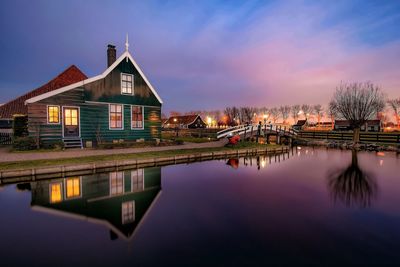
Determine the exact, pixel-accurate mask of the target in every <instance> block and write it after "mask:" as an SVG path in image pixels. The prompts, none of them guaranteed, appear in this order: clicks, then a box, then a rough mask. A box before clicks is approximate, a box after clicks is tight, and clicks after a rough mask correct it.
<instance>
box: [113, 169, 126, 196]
mask: <svg viewBox="0 0 400 267" xmlns="http://www.w3.org/2000/svg"><path fill="white" fill-rule="evenodd" d="M122 193H124V172H111V173H110V195H119V194H122Z"/></svg>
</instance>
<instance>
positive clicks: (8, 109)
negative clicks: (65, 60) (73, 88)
mask: <svg viewBox="0 0 400 267" xmlns="http://www.w3.org/2000/svg"><path fill="white" fill-rule="evenodd" d="M86 79H87V76H86V75H85V74H84V73H83V72H82V71H81V70H80V69H79V68H78V67H77V66H75V65H72V66H70V67H69V68H67V69H66V70H64V71H63V72H62V73H60V74H59V75H58V76H57V77H55V78H54V79H52V80H51V81H49V82H48V83H46V84H45V85H42V86H41V87H39V88H37V89H35V90H32V91H30V92H28V93H26V94H24V95H22V96H20V97H18V98H16V99H14V100H11V101H10V102H8V103H5V104H4V105H2V106H0V118H7V119H11V118H12V117H13V115H14V114H27V113H28V107H27V106H26V105H25V101H26V100H28V99H30V98H32V97H35V96H38V95H42V94H45V93H48V92H50V91H54V90H56V89H58V88H61V87H64V86H67V85H70V84H73V83H76V82H80V81H83V80H86Z"/></svg>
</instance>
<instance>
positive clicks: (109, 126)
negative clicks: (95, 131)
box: [108, 103, 125, 131]
mask: <svg viewBox="0 0 400 267" xmlns="http://www.w3.org/2000/svg"><path fill="white" fill-rule="evenodd" d="M111 105H117V106H121V107H122V109H121V111H122V122H121V128H112V127H111ZM124 113H125V112H124V104H111V103H110V104H108V129H109V130H112V131H121V130H124Z"/></svg>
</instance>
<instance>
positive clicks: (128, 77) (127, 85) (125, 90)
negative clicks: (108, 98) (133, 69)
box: [121, 73, 133, 95]
mask: <svg viewBox="0 0 400 267" xmlns="http://www.w3.org/2000/svg"><path fill="white" fill-rule="evenodd" d="M121 93H122V94H128V95H132V94H133V75H132V74H126V73H121Z"/></svg>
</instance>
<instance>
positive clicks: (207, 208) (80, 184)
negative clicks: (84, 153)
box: [0, 147, 400, 266]
mask: <svg viewBox="0 0 400 267" xmlns="http://www.w3.org/2000/svg"><path fill="white" fill-rule="evenodd" d="M0 214H1V227H0V237H1V239H0V260H1V265H4V266H21V265H27V266H198V265H202V266H203V265H206V266H212V265H220V266H221V265H226V266H229V265H245V264H248V265H251V264H254V265H261V264H296V265H299V264H385V263H396V264H400V253H399V251H400V157H399V155H396V154H395V153H386V152H385V153H384V152H379V153H373V152H358V153H355V152H352V151H340V150H326V149H320V148H318V149H313V148H307V147H299V148H296V149H294V150H293V151H291V152H290V153H289V154H285V155H280V156H270V157H263V156H261V157H253V158H239V159H237V158H232V159H228V160H215V161H206V162H198V163H192V164H188V165H184V164H182V165H172V166H165V167H153V168H147V169H138V170H129V171H122V172H111V173H100V174H95V175H89V176H77V177H66V178H63V179H51V180H42V181H37V182H31V183H24V184H18V185H3V186H2V187H0Z"/></svg>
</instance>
